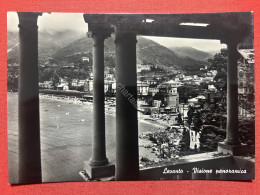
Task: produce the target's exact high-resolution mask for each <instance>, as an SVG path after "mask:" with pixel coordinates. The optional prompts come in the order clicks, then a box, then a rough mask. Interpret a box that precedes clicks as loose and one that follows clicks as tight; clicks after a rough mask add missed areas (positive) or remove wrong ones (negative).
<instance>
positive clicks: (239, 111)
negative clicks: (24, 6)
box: [7, 11, 255, 184]
mask: <svg viewBox="0 0 260 195" xmlns="http://www.w3.org/2000/svg"><path fill="white" fill-rule="evenodd" d="M253 15H254V14H253V12H250V11H248V12H225V13H224V12H223V13H187V14H183V13H182V14H178V13H174V14H169V13H167V14H153V13H150V14H148V13H145V14H143V13H138V14H132V13H127V14H125V13H124V14H123V13H113V14H110V13H103V14H94V13H58V12H48V13H47V12H8V13H7V90H8V92H7V109H8V112H7V115H8V116H7V117H8V169H9V170H8V173H9V183H10V184H29V183H46V182H68V181H81V182H82V181H86V182H88V181H95V182H96V181H133V180H134V181H143V180H247V181H251V180H254V179H255V78H254V22H253Z"/></svg>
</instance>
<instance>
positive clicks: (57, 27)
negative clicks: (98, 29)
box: [7, 12, 88, 32]
mask: <svg viewBox="0 0 260 195" xmlns="http://www.w3.org/2000/svg"><path fill="white" fill-rule="evenodd" d="M18 23H19V22H18V16H17V13H16V12H8V13H7V29H8V30H11V31H18ZM38 26H39V31H45V30H47V31H59V32H60V31H66V30H74V31H79V32H87V31H88V25H87V24H86V23H85V21H84V19H83V13H43V15H42V16H39V17H38Z"/></svg>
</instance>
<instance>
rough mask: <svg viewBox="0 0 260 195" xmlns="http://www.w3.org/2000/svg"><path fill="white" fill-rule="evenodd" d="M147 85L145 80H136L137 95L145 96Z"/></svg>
mask: <svg viewBox="0 0 260 195" xmlns="http://www.w3.org/2000/svg"><path fill="white" fill-rule="evenodd" d="M148 89H149V85H148V84H147V83H146V82H142V81H137V95H139V96H146V95H148Z"/></svg>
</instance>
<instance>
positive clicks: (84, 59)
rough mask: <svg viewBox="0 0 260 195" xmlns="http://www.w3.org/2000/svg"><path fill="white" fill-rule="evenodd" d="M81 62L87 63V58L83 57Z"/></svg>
mask: <svg viewBox="0 0 260 195" xmlns="http://www.w3.org/2000/svg"><path fill="white" fill-rule="evenodd" d="M81 60H82V62H89V57H86V56H83V57H82V58H81Z"/></svg>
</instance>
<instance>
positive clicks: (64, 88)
mask: <svg viewBox="0 0 260 195" xmlns="http://www.w3.org/2000/svg"><path fill="white" fill-rule="evenodd" d="M57 89H58V90H63V91H67V90H69V86H68V85H66V84H60V85H58V86H57Z"/></svg>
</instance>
